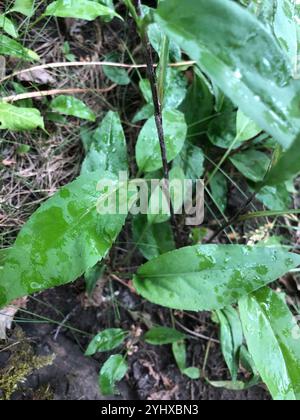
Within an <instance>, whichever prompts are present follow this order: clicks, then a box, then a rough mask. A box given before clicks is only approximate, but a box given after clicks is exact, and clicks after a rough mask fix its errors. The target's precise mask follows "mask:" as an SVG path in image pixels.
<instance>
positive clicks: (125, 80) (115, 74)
mask: <svg viewBox="0 0 300 420" xmlns="http://www.w3.org/2000/svg"><path fill="white" fill-rule="evenodd" d="M119 60H120V57H119V54H116V53H110V54H108V55H107V56H106V57H104V61H106V62H112V63H118V62H119ZM103 72H104V74H105V76H106V77H107V78H108V79H109V80H111V81H112V82H114V83H116V84H118V85H128V84H129V83H130V77H129V76H128V73H127V71H126V70H125V69H123V68H119V67H112V66H103Z"/></svg>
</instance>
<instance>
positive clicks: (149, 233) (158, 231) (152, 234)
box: [132, 215, 175, 260]
mask: <svg viewBox="0 0 300 420" xmlns="http://www.w3.org/2000/svg"><path fill="white" fill-rule="evenodd" d="M132 229H133V240H134V242H135V243H136V245H137V247H138V249H139V251H140V252H141V254H142V255H143V256H144V257H145V258H146V259H147V260H152V258H155V257H158V256H159V255H162V254H165V253H166V252H168V251H172V250H173V249H175V242H174V236H173V232H172V228H171V225H170V223H168V222H167V223H160V224H159V225H157V224H149V223H147V217H146V216H143V215H139V216H136V217H134V219H133V225H132Z"/></svg>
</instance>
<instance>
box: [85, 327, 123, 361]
mask: <svg viewBox="0 0 300 420" xmlns="http://www.w3.org/2000/svg"><path fill="white" fill-rule="evenodd" d="M127 334H128V333H127V331H124V330H121V329H120V328H109V329H107V330H104V331H101V332H100V333H99V334H97V335H96V336H95V337H94V338H93V340H92V341H91V342H90V344H89V346H88V348H87V350H86V352H85V355H86V356H93V355H94V354H96V353H99V352H105V351H111V350H114V349H115V348H117V347H119V346H120V345H121V344H122V343H123V342H124V340H125V338H126V336H127Z"/></svg>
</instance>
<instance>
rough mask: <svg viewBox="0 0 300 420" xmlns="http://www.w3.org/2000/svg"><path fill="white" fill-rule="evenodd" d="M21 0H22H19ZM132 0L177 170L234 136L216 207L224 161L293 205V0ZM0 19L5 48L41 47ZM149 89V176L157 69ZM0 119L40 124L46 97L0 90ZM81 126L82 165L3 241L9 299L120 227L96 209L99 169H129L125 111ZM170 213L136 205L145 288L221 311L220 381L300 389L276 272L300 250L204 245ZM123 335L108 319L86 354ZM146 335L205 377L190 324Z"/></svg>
mask: <svg viewBox="0 0 300 420" xmlns="http://www.w3.org/2000/svg"><path fill="white" fill-rule="evenodd" d="M25 3H26V5H27V7H25V8H24V7H20V5H21V4H23V6H24V4H25ZM103 3H105V4H103ZM125 3H126V4H127V5H128V6H129V10H130V11H131V13H132V15H133V17H134V18H135V19H136V23H137V26H138V28H139V29H140V30H141V31H144V30H145V27H147V31H148V35H149V39H150V42H151V44H152V46H153V48H154V50H155V51H156V52H157V54H158V55H159V57H160V62H161V65H160V66H159V69H158V77H159V79H160V80H163V83H162V84H161V85H160V86H159V87H160V88H163V94H162V92H159V93H160V94H161V98H164V99H163V101H162V105H163V124H164V133H165V145H166V153H167V160H168V163H170V164H171V165H172V170H171V172H170V177H172V176H174V177H177V178H189V179H194V180H196V179H198V178H200V177H201V176H202V175H203V173H204V167H206V166H208V167H209V168H210V166H209V165H208V161H207V159H206V157H207V155H210V151H211V150H214V151H217V152H218V153H219V154H220V151H223V152H224V150H225V155H224V156H223V158H222V159H221V160H220V161H219V163H217V164H215V165H214V169H213V170H212V171H211V169H210V173H209V175H208V177H207V178H208V180H207V186H209V188H210V194H211V195H212V198H213V200H214V202H215V203H216V205H217V207H218V208H219V210H220V211H221V213H224V211H225V210H226V207H227V202H226V196H227V188H228V185H227V184H228V182H227V178H226V176H225V171H223V170H222V167H223V165H224V164H226V165H232V166H231V167H233V168H235V170H237V171H238V172H239V173H241V174H242V175H243V177H244V178H245V179H246V180H247V182H248V186H249V189H250V190H253V191H257V197H258V199H259V200H260V201H261V202H262V203H263V204H264V205H265V206H266V207H267V208H268V209H270V210H272V211H273V210H274V211H275V212H276V211H286V212H287V213H288V208H289V206H290V191H291V185H292V181H293V179H294V178H295V176H296V175H298V174H299V172H300V163H299V162H300V106H299V91H300V82H299V81H298V80H297V77H296V76H297V75H296V74H295V72H294V67H293V60H294V59H295V57H296V56H297V51H298V45H299V41H298V27H297V21H296V16H297V10H296V7H295V4H294V2H293V1H288V0H280V1H270V2H263V3H262V2H259V1H256V0H253V1H250V0H249V1H243V2H241V3H242V5H241V4H238V2H234V1H231V0H209V1H207V0H186V1H184V2H183V1H182V0H163V1H160V2H159V6H158V8H157V10H152V9H148V8H144V14H145V17H144V18H139V17H138V16H137V14H136V13H135V12H134V9H133V5H132V2H131V1H130V0H127V1H126V2H125ZM33 4H34V2H20V1H16V2H15V6H14V7H13V8H12V9H11V10H10V11H9V13H13V12H18V13H25V14H27V16H29V15H30V14H29V13H32V14H33ZM29 11H30V12H29ZM46 16H56V17H73V18H80V19H86V20H93V19H96V18H99V17H101V18H102V19H104V20H106V21H108V20H111V19H112V18H114V17H116V18H120V16H119V15H118V14H117V13H116V12H115V9H114V6H113V3H112V2H111V1H106V2H104V1H98V2H97V1H89V0H80V1H79V0H76V1H73V0H64V1H60V0H58V1H55V2H53V3H51V4H50V5H49V6H48V7H47V9H46V10H45V12H44V14H43V17H46ZM1 19H2V20H1V22H2V25H1V27H2V28H3V30H4V31H6V32H7V33H8V34H9V36H10V38H9V37H7V36H6V35H3V37H2V41H1V46H0V54H8V55H14V56H16V57H18V58H20V59H29V60H34V59H36V58H37V57H36V56H35V54H34V53H32V52H30V51H29V50H27V49H24V47H20V46H19V45H17V44H16V42H17V41H15V40H14V39H13V38H14V35H16V36H17V33H16V30H14V29H13V28H14V25H13V22H12V21H11V20H7V19H8V18H7V15H5V16H2V18H1ZM149 23H150V25H149ZM147 25H149V26H147ZM5 28H6V29H5ZM162 34H163V35H162ZM168 38H169V40H170V42H169V43H168V42H166V40H168ZM166 45H168V48H167V53H168V54H167V60H170V61H179V60H180V59H181V51H184V52H185V53H186V54H187V55H188V56H189V57H190V58H191V59H193V60H195V63H196V65H195V68H194V72H193V80H192V83H191V85H190V86H188V83H187V80H186V78H185V70H186V68H185V67H184V66H183V67H179V68H169V69H166V68H164V63H165V54H166V51H165V50H166V48H165V47H166ZM21 48H22V49H21ZM12 51H13V53H12ZM16 54H17V55H16ZM107 60H108V61H112V60H115V58H114V57H113V56H109V57H108V58H107ZM105 74H106V76H107V77H109V78H110V79H111V80H113V81H114V82H116V83H120V84H128V83H130V79H129V77H128V74H127V73H126V72H124V71H123V70H120V69H119V70H116V69H113V67H108V66H106V69H105ZM140 89H141V92H142V94H143V97H144V99H145V105H144V106H143V108H142V109H141V110H139V112H138V113H137V114H136V116H135V117H134V122H139V121H145V122H144V123H143V127H142V129H141V131H140V133H139V136H138V139H137V143H136V163H137V166H138V169H139V174H140V175H143V176H144V177H145V179H151V178H153V173H156V175H157V174H158V176H159V177H162V167H163V161H162V156H161V151H160V144H159V139H158V135H157V131H156V125H155V118H154V116H153V114H154V107H153V102H152V95H151V86H150V84H149V82H148V80H145V79H141V80H140ZM51 109H52V111H53V112H54V113H60V114H64V115H68V116H73V117H74V116H75V117H78V118H83V119H86V120H88V121H91V122H94V121H95V120H96V116H95V114H94V113H93V111H92V110H90V109H89V108H88V107H87V106H86V105H85V104H84V103H82V102H81V101H79V100H78V99H75V98H73V97H68V96H60V97H57V98H56V99H54V100H53V101H52V103H51ZM0 121H1V126H0V128H2V129H9V130H24V129H35V128H38V127H41V128H43V127H44V125H43V124H44V123H43V119H42V117H41V115H40V113H39V111H37V110H34V109H32V108H20V107H15V106H12V105H10V104H7V103H4V102H1V103H0ZM83 139H84V145H85V149H86V158H85V161H84V162H83V165H82V173H81V175H80V177H79V178H78V179H76V180H75V181H74V182H72V183H71V184H69V185H67V186H65V187H64V188H62V189H61V190H60V191H59V192H58V193H57V194H56V195H55V196H54V197H52V198H51V199H50V200H48V201H47V202H46V203H45V204H43V205H42V206H41V207H40V209H39V210H38V211H37V212H36V213H35V214H34V215H33V216H32V217H31V218H30V220H29V221H28V223H27V224H26V225H25V226H24V228H23V229H22V230H21V232H20V234H19V236H18V238H17V240H16V243H15V245H14V246H13V247H12V249H11V250H10V251H9V252H8V253H7V255H6V253H5V255H4V257H3V262H2V257H1V255H0V257H1V260H0V266H2V267H1V268H0V306H4V305H6V304H7V303H9V302H10V301H11V300H13V299H15V298H17V297H20V296H24V295H27V294H30V293H35V292H37V291H41V290H44V289H46V288H49V287H53V286H57V285H61V284H65V283H68V282H70V281H74V280H76V279H77V278H78V277H80V276H81V275H83V274H84V273H86V272H88V271H89V270H91V269H93V268H94V267H95V266H96V265H97V264H98V263H99V261H101V260H103V259H104V258H105V256H106V255H107V254H108V252H109V250H110V248H111V247H112V245H113V243H114V242H115V240H116V238H117V236H118V235H119V233H120V231H121V230H122V227H123V225H124V223H125V220H126V218H127V214H115V215H105V216H104V215H101V214H99V213H98V212H97V209H96V207H97V202H98V200H99V198H100V199H103V200H104V199H105V198H106V191H100V192H99V191H97V183H98V181H99V179H101V178H104V177H106V178H109V179H111V180H112V181H113V182H116V181H117V178H116V177H117V173H118V172H119V171H126V172H129V168H128V163H127V148H126V139H125V135H124V132H123V128H122V125H121V122H120V118H119V116H118V115H117V114H116V113H113V112H109V113H108V114H107V115H106V117H105V118H104V120H103V121H102V122H101V123H100V125H99V127H98V128H97V129H96V130H95V131H94V132H93V133H92V134H91V135H84V136H83ZM200 144H201V148H200V147H199V145H200ZM208 159H209V160H210V161H211V160H212V159H210V158H209V156H208ZM156 177H157V176H156ZM149 200H150V201H151V197H149ZM128 206H129V204H128ZM128 206H127V207H128ZM127 210H129V208H127ZM169 219H170V214H159V215H158V216H156V217H153V215H147V216H146V215H144V216H136V217H134V218H133V236H134V240H135V241H136V242H137V243H138V248H139V250H140V252H141V253H142V254H143V256H144V257H145V258H146V259H148V260H149V261H148V262H147V263H146V264H144V265H143V266H141V267H140V268H139V269H138V270H137V273H136V275H135V277H134V287H135V289H136V290H137V292H138V293H139V294H140V295H141V296H142V297H143V298H145V299H147V300H148V301H150V302H153V303H155V304H158V305H162V306H164V307H169V308H172V309H178V310H189V311H206V310H208V311H214V312H215V314H216V318H217V319H218V322H219V323H220V328H221V342H222V350H223V353H224V356H225V360H226V363H227V364H228V368H229V370H230V373H231V376H232V381H231V382H229V383H224V382H222V383H216V382H215V383H213V384H214V385H215V386H227V387H231V388H232V389H243V388H245V387H247V386H251V385H253V384H255V383H257V382H258V381H259V380H260V378H261V379H262V380H263V381H264V382H265V383H266V384H267V386H268V388H269V390H270V392H271V394H272V396H273V397H274V398H275V399H299V398H300V349H299V346H298V343H299V342H298V341H297V339H299V337H300V334H299V333H300V329H299V328H298V326H297V323H296V321H295V319H294V318H293V315H292V313H291V311H290V309H289V307H288V306H287V304H286V303H285V300H284V297H283V296H281V295H279V294H277V293H276V292H274V291H273V290H272V289H270V288H268V287H267V286H268V285H269V284H270V283H272V282H274V281H275V280H277V279H278V278H279V277H281V276H282V275H284V274H285V273H287V272H288V271H290V270H292V269H294V268H296V267H297V266H298V265H299V264H300V256H299V255H298V254H294V253H290V252H289V251H287V250H286V249H285V248H284V247H281V246H276V247H272V246H267V245H264V244H259V245H257V246H244V245H202V244H199V243H198V240H197V244H196V245H193V246H189V247H184V248H181V249H177V250H175V243H174V239H173V233H172V228H171V224H170V221H169ZM198 239H199V238H198ZM233 305H234V306H233ZM126 337H127V333H126V332H124V331H122V330H115V329H114V330H106V331H103V332H101V333H100V334H99V335H97V337H95V339H94V340H93V341H92V343H91V344H90V346H89V348H88V350H87V355H93V354H95V353H96V352H98V351H111V350H113V349H115V348H117V347H118V346H119V345H121V344H122V343H123V341H124V340H125V338H126ZM295 337H296V339H295ZM145 339H146V341H147V342H148V343H150V344H154V345H157V344H172V348H173V353H174V356H175V359H176V362H177V365H178V367H179V369H180V370H181V371H182V373H184V374H185V375H188V376H189V377H190V378H193V379H196V378H199V375H200V372H199V370H198V369H197V368H193V367H192V368H190V367H187V366H186V350H185V344H184V339H185V336H183V335H182V334H181V333H178V332H176V331H174V330H169V329H162V328H159V329H154V330H152V331H149V332H148V333H147V334H146V337H145ZM240 363H241V364H242V365H243V366H244V367H247V368H248V369H249V371H250V372H252V374H253V377H252V379H251V380H250V381H249V382H248V383H243V382H240V381H238V368H239V365H240ZM126 371H127V362H126V358H125V357H124V356H122V355H121V354H117V355H113V356H111V357H110V358H109V359H108V361H107V362H106V363H105V364H104V365H103V367H102V369H101V372H100V386H101V389H102V391H103V392H104V393H105V394H109V393H113V392H115V382H116V381H118V380H120V379H122V378H123V377H124V375H125V373H126Z"/></svg>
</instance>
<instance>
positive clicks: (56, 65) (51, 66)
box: [0, 61, 196, 83]
mask: <svg viewBox="0 0 300 420" xmlns="http://www.w3.org/2000/svg"><path fill="white" fill-rule="evenodd" d="M195 64H196V62H195V61H182V62H179V63H171V64H169V67H182V66H193V65H195ZM88 66H100V67H103V66H107V67H118V68H124V69H146V68H147V65H146V64H123V63H113V62H107V61H73V62H59V63H48V64H41V65H39V66H34V67H31V68H28V69H24V70H19V71H16V72H14V73H12V74H9V75H8V76H5V77H4V78H2V79H0V83H3V82H5V81H7V80H9V79H12V78H14V77H16V76H20V75H21V74H24V73H30V72H33V71H38V70H47V69H58V68H62V67H88ZM157 66H158V64H154V67H157Z"/></svg>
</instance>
